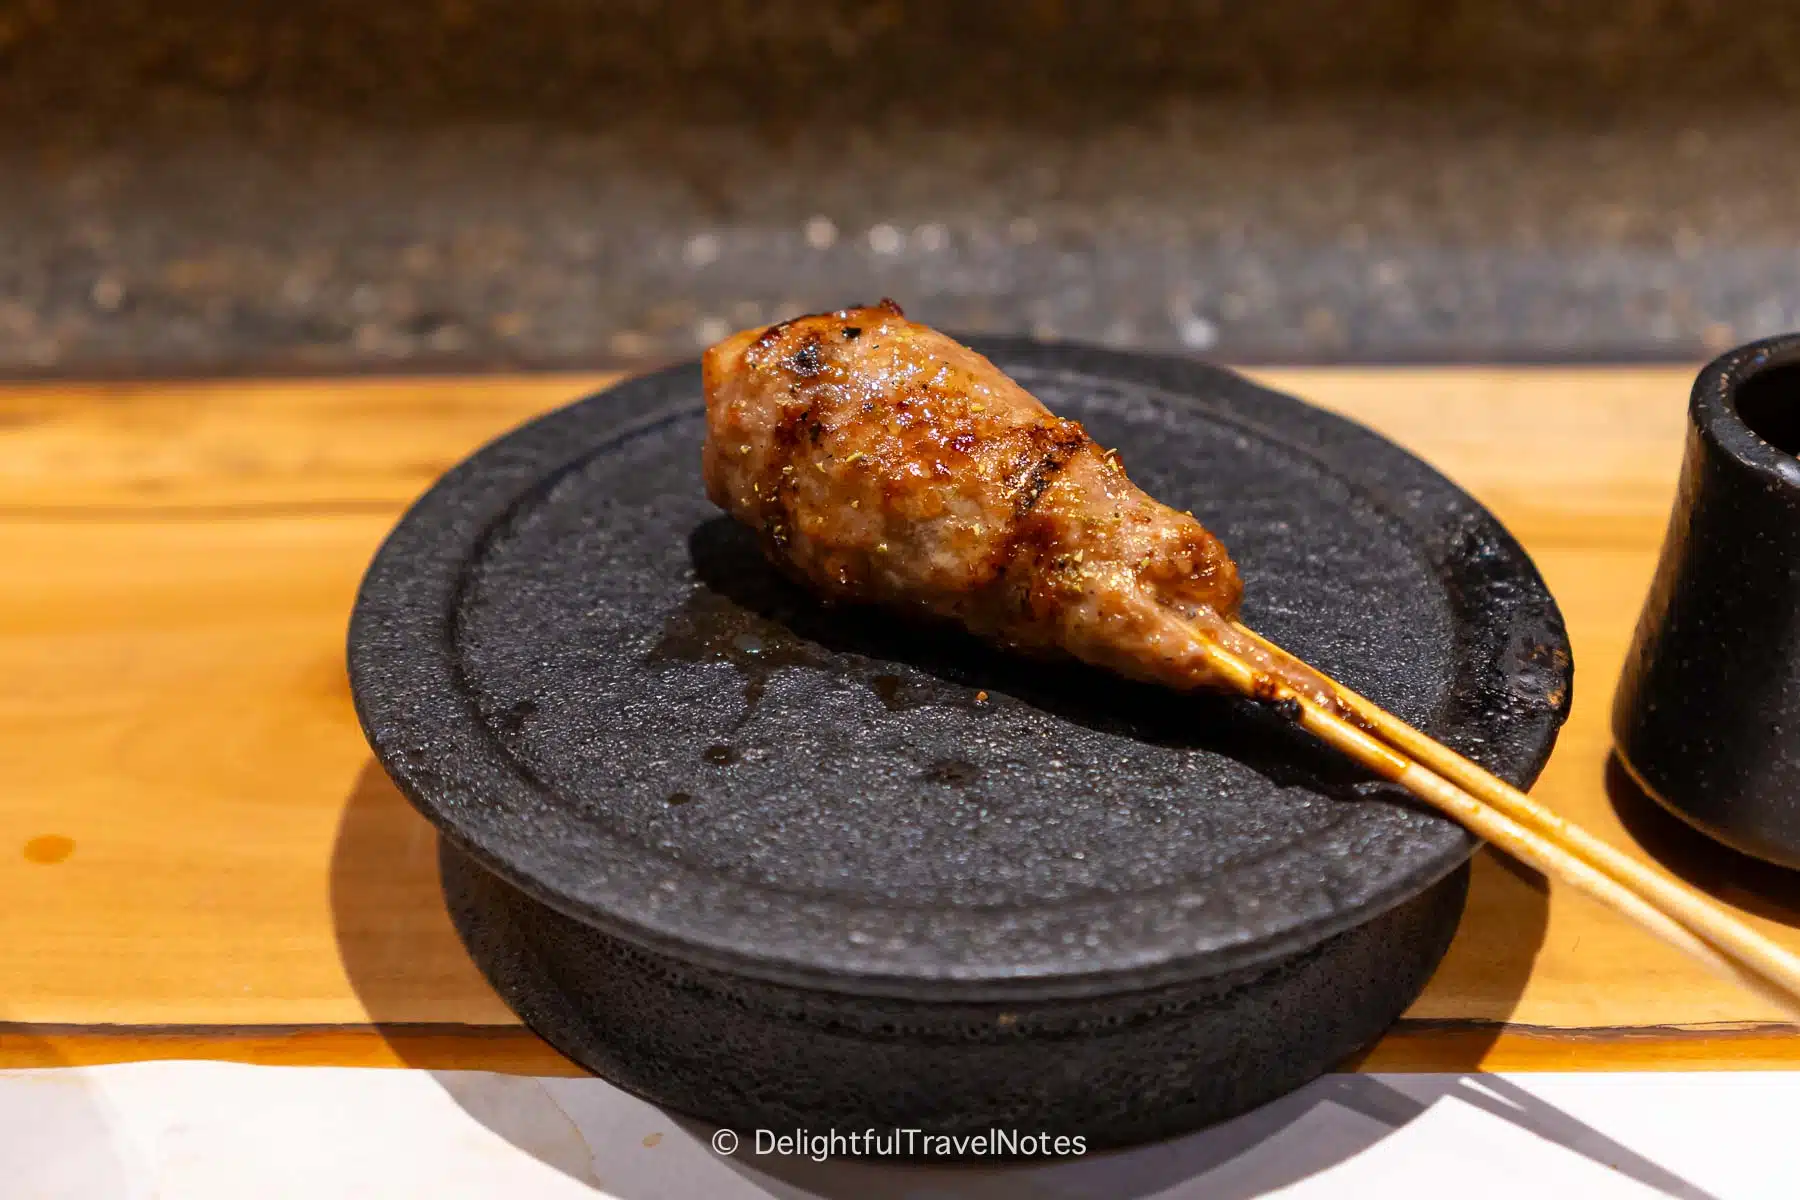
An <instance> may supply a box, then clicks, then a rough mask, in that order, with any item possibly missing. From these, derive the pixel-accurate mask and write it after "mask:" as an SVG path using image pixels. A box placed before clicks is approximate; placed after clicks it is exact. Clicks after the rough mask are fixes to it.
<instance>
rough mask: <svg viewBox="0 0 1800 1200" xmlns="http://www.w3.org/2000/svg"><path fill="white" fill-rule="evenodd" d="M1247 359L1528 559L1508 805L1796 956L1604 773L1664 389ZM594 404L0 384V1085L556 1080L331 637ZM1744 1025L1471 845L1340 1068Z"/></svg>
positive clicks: (477, 390) (1585, 379)
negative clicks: (68, 1073)
mask: <svg viewBox="0 0 1800 1200" xmlns="http://www.w3.org/2000/svg"><path fill="white" fill-rule="evenodd" d="M1259 374H1260V375H1261V376H1262V377H1263V378H1264V379H1266V380H1268V381H1269V382H1272V383H1273V384H1275V385H1276V386H1278V387H1282V388H1285V389H1287V390H1290V391H1293V392H1295V393H1297V394H1300V395H1302V396H1305V397H1307V398H1309V399H1312V400H1314V401H1316V402H1318V403H1321V404H1324V405H1326V406H1328V407H1331V408H1333V409H1336V410H1338V411H1340V412H1343V413H1345V414H1347V415H1349V416H1352V417H1354V418H1356V419H1358V420H1360V421H1363V422H1364V423H1366V424H1368V425H1371V426H1373V427H1374V428H1376V429H1379V430H1380V431H1382V432H1383V433H1385V434H1387V435H1388V436H1390V437H1393V438H1395V439H1396V440H1398V441H1399V442H1401V443H1403V444H1404V445H1406V446H1408V447H1409V448H1411V449H1413V450H1414V451H1416V452H1418V453H1419V454H1421V455H1422V456H1424V457H1425V458H1426V459H1428V460H1430V461H1431V462H1433V463H1435V464H1436V465H1437V466H1438V467H1439V468H1440V469H1442V470H1443V471H1444V472H1445V473H1446V474H1448V475H1449V476H1450V477H1451V478H1453V479H1455V480H1457V481H1458V482H1459V483H1461V484H1462V485H1463V486H1464V487H1466V488H1468V489H1469V490H1470V491H1472V492H1473V493H1475V494H1476V495H1477V496H1479V497H1480V498H1481V499H1482V500H1484V501H1485V502H1487V503H1488V504H1489V505H1491V506H1492V507H1493V508H1494V509H1495V511H1496V512H1497V513H1498V514H1499V515H1500V517H1501V519H1502V520H1503V521H1505V522H1506V524H1507V525H1508V526H1509V527H1510V528H1511V529H1512V530H1513V531H1514V532H1515V533H1516V534H1517V535H1518V536H1519V537H1520V538H1521V540H1522V541H1524V542H1525V544H1526V546H1527V548H1528V549H1529V550H1530V551H1531V553H1532V555H1533V557H1534V558H1535V559H1536V561H1537V563H1538V565H1539V567H1540V568H1541V569H1542V571H1543V573H1544V575H1545V577H1546V578H1547V579H1548V580H1549V583H1550V586H1551V589H1552V590H1553V591H1554V592H1555V594H1556V596H1557V599H1558V601H1559V602H1560V604H1561V606H1562V608H1563V612H1564V614H1565V616H1566V617H1567V619H1568V622H1569V627H1570V634H1571V637H1572V639H1573V642H1574V649H1575V660H1576V689H1575V708H1574V713H1573V715H1572V717H1571V719H1570V722H1569V724H1568V726H1567V728H1566V729H1565V731H1564V733H1563V736H1562V740H1561V742H1560V743H1559V746H1558V749H1557V752H1556V755H1555V757H1554V758H1553V759H1552V761H1551V763H1550V766H1549V768H1548V770H1547V771H1546V772H1545V774H1544V777H1543V779H1542V781H1541V782H1540V783H1539V785H1538V787H1537V788H1536V789H1535V793H1534V794H1535V795H1537V796H1538V797H1539V798H1540V799H1542V800H1544V801H1546V802H1548V803H1549V804H1550V805H1552V806H1553V807H1555V808H1556V809H1557V810H1558V811H1561V812H1563V813H1565V814H1567V815H1569V816H1571V817H1573V818H1574V819H1576V820H1578V821H1580V822H1582V823H1583V824H1585V825H1587V826H1588V827H1589V828H1590V829H1592V830H1593V831H1595V832H1596V833H1598V834H1600V835H1601V836H1602V837H1605V838H1606V839H1608V840H1610V841H1613V842H1616V843H1617V844H1619V845H1621V846H1625V847H1627V848H1632V849H1637V850H1640V851H1641V849H1642V847H1641V845H1640V842H1643V843H1648V844H1649V845H1651V846H1652V847H1654V848H1655V850H1656V852H1657V854H1658V856H1660V857H1662V858H1663V859H1664V860H1666V861H1667V862H1669V863H1671V864H1673V865H1674V866H1675V867H1676V869H1677V870H1678V871H1679V872H1680V873H1682V874H1683V875H1684V876H1685V877H1687V878H1688V879H1690V881H1692V882H1696V883H1698V884H1700V885H1701V886H1703V887H1706V888H1707V889H1708V890H1710V891H1712V892H1713V894H1715V895H1718V896H1720V897H1721V898H1722V899H1724V900H1726V901H1727V902H1729V903H1731V904H1733V905H1735V906H1738V907H1739V908H1740V909H1742V910H1743V911H1744V912H1745V913H1746V914H1747V915H1748V916H1749V917H1750V919H1751V920H1752V922H1753V923H1755V924H1757V925H1758V926H1759V927H1761V928H1763V929H1765V930H1768V931H1770V932H1771V933H1773V934H1775V935H1776V936H1777V937H1779V938H1780V939H1781V940H1783V941H1784V942H1786V943H1787V944H1789V945H1793V946H1795V947H1800V932H1796V929H1795V924H1796V923H1797V922H1800V884H1796V883H1795V882H1794V881H1793V880H1792V879H1791V878H1790V877H1788V876H1787V875H1786V874H1785V873H1782V872H1779V871H1775V870H1774V869H1772V868H1762V867H1760V866H1758V865H1757V864H1753V863H1748V862H1746V861H1744V860H1741V859H1737V858H1735V857H1734V856H1730V855H1728V854H1726V853H1725V852H1723V851H1715V850H1713V849H1712V848H1711V847H1708V846H1706V845H1704V844H1702V843H1700V842H1698V841H1697V840H1696V839H1694V838H1692V837H1689V836H1687V835H1685V834H1684V833H1683V832H1682V831H1679V830H1676V829H1673V828H1672V827H1671V825H1670V823H1669V822H1668V820H1667V819H1666V818H1662V817H1660V815H1659V814H1657V813H1655V812H1653V811H1651V810H1650V808H1649V806H1648V805H1647V804H1646V803H1645V802H1644V801H1643V800H1642V799H1641V798H1640V797H1637V796H1636V795H1635V794H1634V793H1632V792H1631V791H1630V789H1629V788H1628V787H1627V786H1626V785H1624V784H1623V782H1622V781H1621V780H1620V779H1619V778H1618V777H1617V774H1616V772H1611V773H1609V771H1608V767H1607V759H1608V753H1609V737H1608V733H1607V728H1606V714H1607V708H1608V705H1609V702H1610V699H1611V691H1612V686H1613V682H1614V680H1615V678H1616V677H1617V673H1618V668H1619V664H1620V662H1621V659H1622V657H1623V654H1624V651H1625V647H1626V642H1627V640H1628V638H1629V636H1630V633H1631V628H1632V624H1633V622H1634V621H1635V618H1636V614H1637V610H1638V606H1639V605H1640V603H1641V601H1642V599H1643V596H1644V590H1645V587H1646V585H1647V582H1648V579H1649V575H1650V571H1651V569H1652V567H1653V565H1654V562H1655V555H1656V552H1657V548H1658V545H1659V543H1660V541H1661V538H1662V533H1663V528H1664V523H1665V522H1666V520H1667V512H1668V503H1669V498H1670V493H1671V489H1672V485H1673V480H1674V475H1675V470H1676V467H1677V465H1678V462H1679V458H1680V440H1681V430H1682V423H1683V412H1684V405H1685V399H1686V393H1687V385H1688V382H1689V380H1690V379H1691V377H1692V372H1691V371H1689V370H1685V369H1673V368H1654V369H1605V368H1590V369H1531V370H1526V369H1521V370H1476V369H1418V370H1288V371H1263V372H1259ZM600 382H602V380H600V379H597V378H592V377H574V376H553V377H534V378H528V379H516V378H493V379H469V380H399V381H326V382H308V381H297V382H281V383H256V382H250V383H244V382H221V383H196V384H178V383H163V384H154V385H152V384H141V385H112V384H109V385H94V386H69V385H55V386H51V385H41V386H40V385H30V386H26V385H15V386H10V387H5V388H0V556H3V561H4V562H5V563H6V569H5V570H4V572H0V746H3V747H4V751H3V754H4V759H5V764H6V769H5V772H4V775H3V776H0V778H3V780H4V785H3V787H4V790H3V791H0V852H3V854H4V857H0V912H4V913H5V917H4V918H3V921H4V927H5V934H4V936H3V937H0V1021H5V1022H11V1023H12V1024H11V1025H9V1026H4V1027H0V1065H4V1064H7V1063H13V1064H22V1063H36V1062H58V1061H104V1060H108V1059H113V1058H134V1057H147V1056H148V1057H157V1056H196V1055H198V1056H217V1057H227V1058H231V1057H237V1058H242V1059H244V1060H246V1061H316V1062H339V1061H342V1062H367V1063H371V1064H379V1063H389V1062H411V1063H414V1064H416V1065H438V1066H442V1065H462V1066H468V1065H489V1066H493V1067H495V1068H496V1069H513V1070H554V1069H560V1068H559V1066H558V1060H556V1059H555V1058H554V1055H552V1054H551V1053H550V1052H549V1051H548V1050H547V1049H545V1048H543V1047H542V1046H541V1045H540V1044H538V1043H536V1042H535V1041H534V1040H533V1039H531V1038H530V1037H529V1035H527V1034H525V1033H523V1032H522V1031H519V1030H517V1029H516V1028H513V1027H514V1026H515V1025H516V1022H515V1021H514V1018H513V1017H512V1016H511V1014H510V1013H509V1012H508V1011H507V1010H506V1009H505V1008H504V1007H503V1006H502V1005H501V1004H500V1002H499V1000H498V999H497V998H496V997H495V996H494V995H493V994H492V993H491V992H490V991H489V990H488V988H487V987H486V985H485V984H483V983H482V981H481V980H480V979H479V978H478V977H477V975H476V973H475V971H474V969H473V968H472V967H471V966H470V965H469V963H468V962H467V960H466V958H465V957H464V955H463V953H462V951H461V949H460V947H459V946H458V945H457V943H456V941H455V938H454V935H453V934H452V932H451V930H450V927H449V924H448V921H447V918H446V917H445V916H444V913H443V910H442V905H441V901H440V899H439V897H438V895H437V892H436V881H435V865H434V858H433V844H432V838H431V835H430V833H429V831H428V829H427V828H426V826H425V825H424V823H423V822H422V821H421V820H420V819H419V818H417V817H416V816H415V815H414V814H413V813H412V811H411V810H410V809H409V808H407V807H406V806H405V804H404V803H403V802H402V801H401V800H400V798H399V797H398V795H397V794H396V793H395V792H394V790H393V788H392V786H391V785H390V784H388V782H387V781H386V779H385V778H384V777H383V776H382V775H381V773H380V772H379V770H377V769H375V768H374V767H373V765H372V762H371V759H370V756H369V753H368V749H367V747H366V746H365V744H364V743H363V740H362V737H361V734H360V732H359V730H358V728H357V725H356V720H355V717H354V715H353V714H352V711H351V707H350V699H349V693H348V688H347V684H346V680H345V677H344V668H343V642H344V631H345V623H346V618H347V616H348V613H349V610H350V605H351V601H352V597H353V595H354V591H355V587H356V584H357V581H358V579H359V577H360V575H361V572H362V570H363V568H364V566H365V565H366V563H367V562H368V560H369V557H370V555H371V554H372V553H373V552H374V550H375V547H376V545H377V544H378V543H379V541H380V539H381V538H382V536H383V534H384V533H385V532H386V531H387V529H388V528H389V527H390V526H391V525H392V523H393V521H394V520H395V518H396V517H397V516H398V515H399V513H400V511H401V509H402V507H403V506H404V505H405V503H406V502H407V501H409V500H410V499H411V498H412V497H414V496H415V495H417V494H418V493H419V492H420V491H421V490H423V489H424V488H425V487H426V486H428V485H429V484H430V483H431V481H432V480H433V479H434V478H435V477H436V476H437V475H439V474H440V473H441V472H442V471H444V470H445V469H446V468H448V467H449V466H451V465H452V464H453V463H454V462H455V461H457V460H458V459H459V458H461V457H462V456H464V455H465V454H467V453H468V452H469V451H470V450H472V449H473V448H474V447H475V446H476V445H478V444H479V443H481V442H482V441H484V440H486V439H487V438H489V437H491V436H493V435H494V434H497V433H499V432H501V431H503V430H505V429H507V428H510V427H512V426H514V425H516V424H518V423H520V422H522V421H524V420H526V419H528V418H530V417H531V416H533V415H534V414H536V413H538V412H541V411H543V410H544V409H546V408H548V407H551V406H553V405H555V404H557V403H560V402H562V401H564V400H567V399H570V398H573V397H575V396H577V395H579V394H581V393H582V392H584V391H585V390H588V389H591V388H592V387H593V386H595V385H596V384H598V383H600ZM1621 812H1623V813H1624V814H1625V816H1626V818H1628V820H1622V819H1621V816H1620V813H1621ZM1628 826H1629V828H1628ZM1777 1020H1778V1015H1777V1014H1776V1013H1775V1012H1774V1011H1773V1010H1771V1009H1769V1008H1767V1007H1766V1006H1764V1005H1763V1004H1762V1003H1760V1002H1759V1001H1757V1000H1755V999H1754V998H1752V997H1749V996H1745V995H1742V994H1740V993H1739V992H1737V991H1736V990H1734V989H1733V988H1732V987H1730V986H1729V985H1727V984H1724V983H1719V982H1715V981H1714V980H1713V979H1711V978H1710V977H1708V976H1706V975H1704V974H1702V973H1699V972H1698V971H1697V970H1696V969H1694V968H1692V967H1690V966H1689V965H1688V964H1687V962H1686V961H1685V960H1683V959H1682V958H1681V957H1679V956H1678V955H1677V954H1676V953H1675V952H1673V951H1669V950H1665V949H1664V948H1663V947H1661V946H1660V945H1658V944H1655V943H1653V942H1652V941H1650V940H1649V939H1648V938H1647V937H1645V936H1644V935H1642V934H1640V933H1638V932H1637V931H1636V930H1634V929H1632V928H1630V927H1628V926H1626V925H1624V924H1623V923H1622V922H1620V921H1619V920H1617V919H1616V918H1614V917H1613V916H1611V915H1610V914H1609V913H1607V912H1605V911H1602V910H1599V909H1597V908H1595V907H1593V906H1591V905H1590V904H1588V903H1587V902H1585V901H1583V900H1581V899H1580V898H1577V897H1570V896H1565V895H1563V894H1561V893H1560V892H1559V891H1557V890H1556V889H1554V888H1551V889H1549V890H1546V889H1545V888H1544V886H1543V885H1542V884H1541V883H1540V882H1539V881H1537V880H1535V879H1534V878H1532V877H1530V876H1529V875H1527V874H1525V873H1523V872H1520V871H1518V870H1516V869H1513V868H1511V867H1509V866H1508V865H1506V864H1504V863H1501V862H1499V861H1498V860H1496V859H1494V858H1491V857H1488V856H1486V855H1484V856H1482V857H1481V858H1480V859H1479V860H1478V862H1477V870H1476V876H1475V888H1474V892H1473V895H1472V897H1471V901H1470V908H1469V912H1468V916H1467V918H1466V919H1465V921H1464V923H1463V927H1462V930H1461V932H1460V933H1459V935H1458V937H1457V940H1456V943H1455V945H1454V946H1453V948H1452V950H1451V952H1450V955H1449V957H1448V959H1447V960H1446V962H1445V964H1444V966H1443V968H1442V969H1441V970H1440V971H1439V973H1438V975H1437V977H1436V978H1435V979H1434V980H1433V982H1432V984H1431V986H1430V987H1429V988H1428V989H1427V991H1426V992H1425V994H1424V995H1423V996H1422V997H1421V998H1420V999H1419V1001H1418V1003H1417V1004H1416V1005H1415V1006H1414V1008H1413V1010H1412V1011H1411V1013H1409V1015H1408V1019H1407V1021H1406V1022H1404V1023H1403V1024H1402V1026H1401V1027H1400V1028H1399V1029H1397V1030H1396V1031H1395V1033H1394V1034H1393V1035H1392V1036H1390V1038H1389V1039H1388V1040H1387V1041H1386V1042H1385V1043H1383V1044H1382V1045H1381V1046H1380V1047H1377V1048H1376V1050H1375V1051H1373V1052H1372V1053H1371V1055H1370V1056H1369V1057H1368V1059H1367V1060H1366V1062H1365V1065H1367V1066H1371V1067H1380V1068H1384V1069H1414V1068H1420V1067H1432V1066H1438V1067H1446V1068H1464V1067H1472V1066H1475V1065H1478V1064H1485V1065H1487V1066H1489V1067H1503V1066H1514V1067H1526V1068H1529V1067H1553V1068H1556V1069H1576V1068H1581V1067H1591V1068H1621V1069H1622V1068H1627V1067H1632V1066H1657V1065H1662V1066H1667V1065H1671V1064H1675V1065H1680V1066H1685V1067H1691V1068H1696V1069H1698V1068H1701V1067H1707V1066H1767V1065H1774V1064H1800V1038H1797V1037H1790V1036H1789V1035H1788V1034H1787V1033H1786V1032H1784V1031H1782V1030H1780V1029H1774V1028H1769V1025H1770V1023H1773V1022H1776V1021H1777ZM1503 1022H1504V1023H1509V1024H1508V1025H1506V1026H1505V1027H1504V1028H1502V1027H1501V1025H1500V1023H1503ZM372 1024H374V1025H381V1026H391V1025H396V1024H400V1025H415V1026H417V1028H414V1029H411V1030H398V1031H395V1030H389V1031H388V1032H386V1033H385V1034H378V1033H374V1032H370V1031H369V1028H368V1027H369V1026H371V1025H372ZM103 1026H104V1027H125V1028H100V1027H103ZM463 1026H475V1027H483V1028H479V1029H460V1028H459V1027H463ZM222 1027H231V1028H222ZM240 1027H248V1028H240ZM339 1027H344V1028H339Z"/></svg>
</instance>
